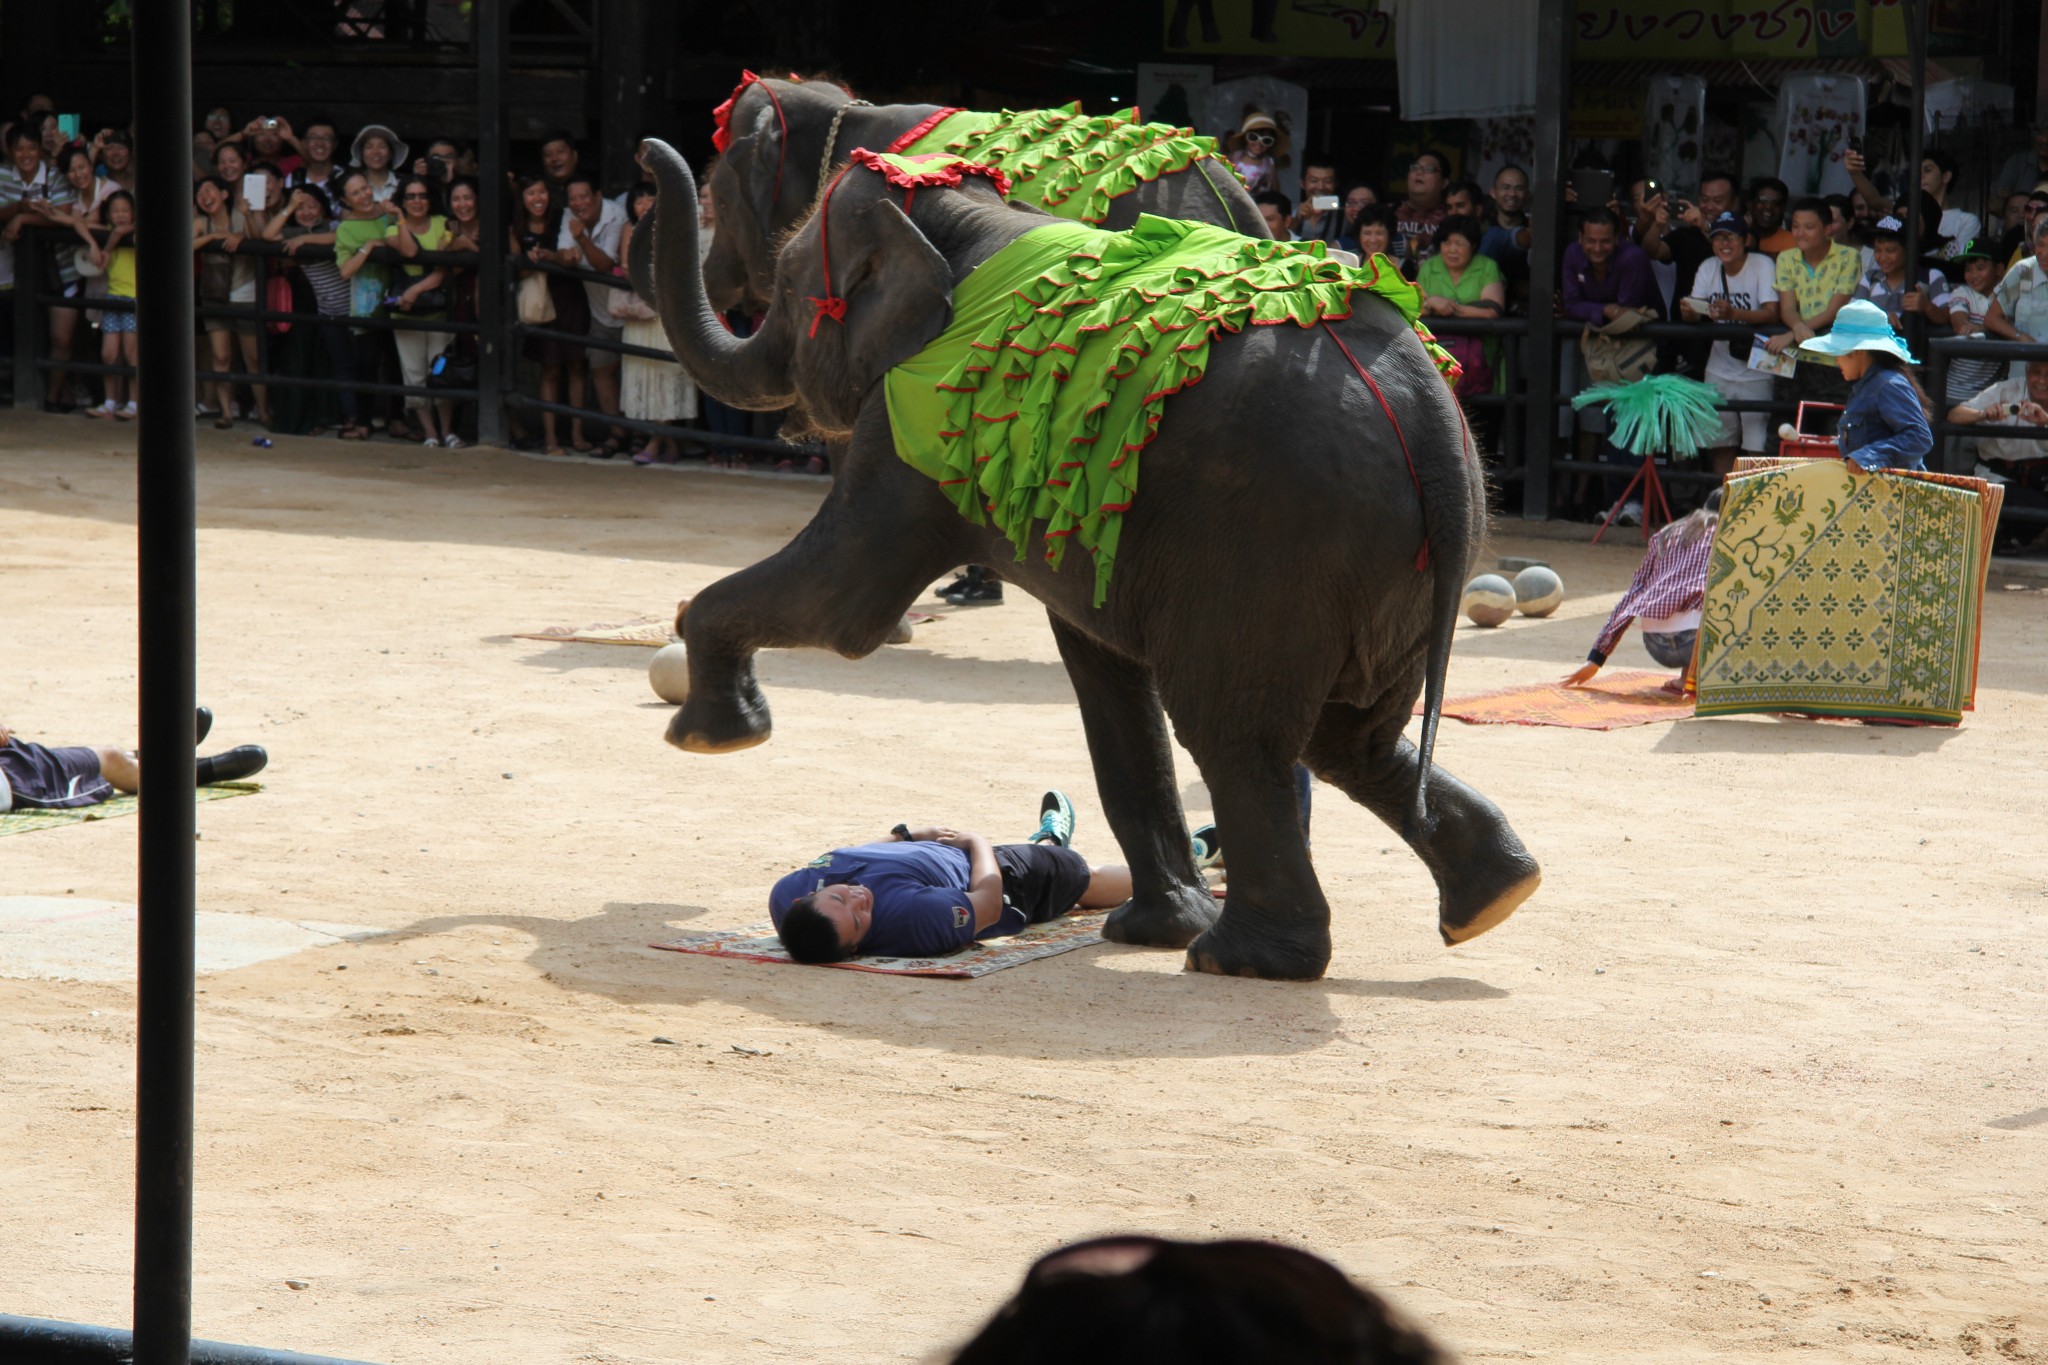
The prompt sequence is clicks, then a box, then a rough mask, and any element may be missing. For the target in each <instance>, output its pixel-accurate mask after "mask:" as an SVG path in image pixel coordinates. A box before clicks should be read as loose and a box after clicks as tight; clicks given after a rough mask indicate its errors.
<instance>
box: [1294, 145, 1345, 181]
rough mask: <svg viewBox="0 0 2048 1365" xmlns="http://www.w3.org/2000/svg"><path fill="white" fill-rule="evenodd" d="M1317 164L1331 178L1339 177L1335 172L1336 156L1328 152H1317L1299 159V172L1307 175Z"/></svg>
mask: <svg viewBox="0 0 2048 1365" xmlns="http://www.w3.org/2000/svg"><path fill="white" fill-rule="evenodd" d="M1318 166H1320V167H1321V168H1322V169H1324V170H1326V171H1328V172H1329V173H1330V178H1331V179H1332V180H1337V179H1340V178H1341V177H1339V176H1338V174H1337V169H1338V168H1337V158H1336V157H1334V156H1331V155H1330V154H1329V153H1328V152H1319V153H1317V154H1316V155H1314V156H1305V157H1303V158H1302V159H1301V173H1302V174H1303V175H1307V174H1308V173H1309V172H1310V171H1312V170H1314V169H1315V168H1316V167H1318Z"/></svg>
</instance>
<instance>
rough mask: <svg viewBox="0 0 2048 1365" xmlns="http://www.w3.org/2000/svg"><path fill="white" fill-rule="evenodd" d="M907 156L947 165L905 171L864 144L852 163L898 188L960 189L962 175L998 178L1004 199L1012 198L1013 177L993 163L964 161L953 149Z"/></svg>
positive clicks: (907, 205) (855, 152) (855, 153)
mask: <svg viewBox="0 0 2048 1365" xmlns="http://www.w3.org/2000/svg"><path fill="white" fill-rule="evenodd" d="M901 159H903V158H902V157H901V155H900V154H898V160H901ZM908 159H909V160H911V161H915V162H918V163H920V164H922V163H924V162H927V161H943V162H946V163H947V164H946V165H944V166H935V167H933V168H932V169H931V170H928V171H926V170H917V171H906V170H904V169H903V168H902V167H901V166H899V165H897V164H896V162H894V161H890V160H888V159H887V157H886V156H885V154H883V153H881V152H871V151H869V150H868V149H867V148H865V147H856V148H855V149H854V152H853V158H852V161H851V162H850V163H849V164H851V165H855V166H865V167H867V168H868V169H869V170H871V171H878V172H880V173H881V176H882V179H884V180H886V181H888V182H889V183H890V184H891V185H894V186H895V187H896V188H898V189H902V190H913V191H915V190H921V189H926V188H930V187H941V188H945V189H958V188H960V181H961V178H962V177H963V176H969V175H985V176H987V177H988V178H989V179H990V180H993V181H995V184H996V190H997V192H998V193H1000V194H1001V195H1002V196H1003V197H1004V198H1005V199H1007V198H1009V197H1010V177H1009V176H1007V175H1004V174H1003V173H1002V172H1001V171H999V170H997V169H996V168H995V167H994V166H985V165H983V164H982V163H981V162H979V161H965V160H962V159H961V158H959V157H957V156H954V155H953V154H952V153H950V152H925V153H923V154H922V155H919V156H913V157H910V158H908ZM909 207H910V205H909V203H908V202H907V201H906V202H905V204H904V209H905V211H906V212H907V211H908V210H909Z"/></svg>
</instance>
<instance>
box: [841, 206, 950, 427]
mask: <svg viewBox="0 0 2048 1365" xmlns="http://www.w3.org/2000/svg"><path fill="white" fill-rule="evenodd" d="M853 223H854V225H855V227H856V231H855V232H854V233H850V234H848V235H849V236H857V237H858V239H859V240H860V241H861V242H862V243H864V244H865V245H866V247H867V250H866V251H865V252H864V253H863V254H862V256H861V257H860V259H859V260H858V261H855V262H853V263H852V266H853V269H852V275H851V278H850V279H848V281H847V289H846V304H847V307H846V368H847V377H848V379H849V381H850V387H851V389H852V391H853V393H854V394H855V395H859V394H864V393H866V392H867V391H868V389H869V387H870V386H871V385H873V384H874V382H875V381H876V380H878V379H880V378H881V377H882V375H883V374H884V373H886V372H887V371H888V370H889V369H891V368H892V367H894V366H896V365H900V364H902V363H903V362H904V361H906V360H908V359H910V357H912V356H914V355H916V354H917V353H918V352H919V351H921V350H923V349H924V348H925V347H926V346H928V345H930V344H931V342H932V340H933V339H934V338H936V337H937V336H938V335H939V333H941V332H943V331H945V330H946V326H947V324H949V323H950V322H952V320H953V268H952V267H951V266H949V265H947V264H946V258H945V257H944V256H941V255H940V254H939V253H938V251H937V250H936V249H935V248H934V247H933V246H932V244H931V243H930V242H929V241H928V240H926V238H925V235H924V234H923V233H922V232H919V231H918V230H917V227H916V225H915V224H913V223H912V222H911V221H910V219H909V218H907V217H905V216H904V213H903V210H902V209H900V208H897V207H896V204H895V201H894V200H891V199H880V200H877V201H876V202H875V203H873V204H870V205H869V206H868V207H867V208H865V209H862V210H861V211H860V213H859V214H858V215H856V216H855V217H854V218H853Z"/></svg>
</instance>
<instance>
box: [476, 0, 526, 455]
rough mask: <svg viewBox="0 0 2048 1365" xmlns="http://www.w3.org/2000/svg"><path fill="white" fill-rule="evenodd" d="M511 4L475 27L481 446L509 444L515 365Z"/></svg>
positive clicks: (487, 12)
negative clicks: (509, 239) (508, 78)
mask: <svg viewBox="0 0 2048 1365" xmlns="http://www.w3.org/2000/svg"><path fill="white" fill-rule="evenodd" d="M510 9H511V5H510V4H509V3H486V4H482V5H478V6H477V7H476V8H475V10H474V11H473V18H472V19H471V20H470V22H471V23H472V24H473V25H474V26H475V28H474V30H473V40H474V42H475V44H476V101H477V117H476V132H477V158H478V161H479V169H480V170H482V172H483V190H482V193H481V195H480V196H479V198H478V203H477V215H478V221H479V223H480V226H479V228H478V231H479V232H481V233H482V234H483V241H481V242H479V243H478V244H477V258H478V259H477V267H476V320H477V339H476V387H477V404H476V438H477V441H478V442H479V443H480V444H483V445H490V446H501V445H503V444H505V402H504V392H505V376H506V374H507V373H508V372H509V371H510V370H511V368H512V367H513V365H514V364H516V363H517V362H516V359H515V357H514V356H513V355H512V354H511V352H510V350H509V346H508V342H509V335H510V334H509V333H508V332H507V330H506V323H507V322H508V321H509V318H508V317H507V314H508V313H509V312H510V310H509V309H508V308H507V307H506V306H505V305H506V300H507V298H508V297H509V290H508V289H507V287H506V280H505V274H506V271H505V246H506V240H505V213H504V210H505V202H506V200H507V198H508V197H509V196H510V195H511V188H510V187H509V186H508V185H507V184H506V183H505V60H506V57H505V53H506V33H507V29H506V12H507V11H508V10H510Z"/></svg>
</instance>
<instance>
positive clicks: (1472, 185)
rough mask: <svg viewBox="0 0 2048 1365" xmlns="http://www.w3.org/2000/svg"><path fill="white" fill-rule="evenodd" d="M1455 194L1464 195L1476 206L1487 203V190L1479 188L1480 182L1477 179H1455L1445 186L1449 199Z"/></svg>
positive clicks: (1445, 195) (1446, 195)
mask: <svg viewBox="0 0 2048 1365" xmlns="http://www.w3.org/2000/svg"><path fill="white" fill-rule="evenodd" d="M1454 194H1462V195H1464V196H1465V197H1466V198H1468V199H1470V200H1471V201H1472V203H1473V205H1474V207H1478V206H1480V205H1483V204H1485V203H1486V191H1485V190H1482V189H1480V188H1479V182H1478V181H1476V180H1453V181H1452V182H1451V183H1450V184H1448V185H1446V186H1444V198H1446V199H1448V198H1450V197H1451V196H1452V195H1454Z"/></svg>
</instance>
